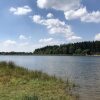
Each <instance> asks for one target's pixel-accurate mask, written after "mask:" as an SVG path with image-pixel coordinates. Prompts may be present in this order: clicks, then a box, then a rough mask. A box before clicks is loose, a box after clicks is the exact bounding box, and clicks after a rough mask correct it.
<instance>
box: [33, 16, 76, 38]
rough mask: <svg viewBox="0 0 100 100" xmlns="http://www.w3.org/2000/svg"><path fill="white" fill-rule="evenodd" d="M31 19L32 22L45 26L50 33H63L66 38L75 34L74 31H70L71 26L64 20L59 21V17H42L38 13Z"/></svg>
mask: <svg viewBox="0 0 100 100" xmlns="http://www.w3.org/2000/svg"><path fill="white" fill-rule="evenodd" d="M32 19H33V22H35V23H37V24H40V25H44V26H46V28H47V29H48V31H49V33H50V34H59V35H63V36H64V37H66V38H69V37H72V36H74V35H75V33H74V32H73V31H72V28H71V26H70V25H67V24H66V23H65V22H64V21H61V20H59V19H54V18H50V19H43V18H42V17H41V16H40V15H34V16H33V18H32Z"/></svg>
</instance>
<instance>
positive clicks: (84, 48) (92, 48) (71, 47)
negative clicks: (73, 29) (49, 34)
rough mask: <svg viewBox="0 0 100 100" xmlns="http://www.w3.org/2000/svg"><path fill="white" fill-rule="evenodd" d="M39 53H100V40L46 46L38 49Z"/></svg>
mask: <svg viewBox="0 0 100 100" xmlns="http://www.w3.org/2000/svg"><path fill="white" fill-rule="evenodd" d="M34 54H37V55H46V54H47V55H48V54H50V55H100V41H92V42H90V41H89V42H79V43H70V44H62V45H60V46H58V45H54V46H46V47H43V48H39V49H36V50H35V51H34Z"/></svg>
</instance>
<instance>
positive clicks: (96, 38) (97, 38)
mask: <svg viewBox="0 0 100 100" xmlns="http://www.w3.org/2000/svg"><path fill="white" fill-rule="evenodd" d="M94 39H95V40H98V41H100V33H98V34H96V35H95V38H94Z"/></svg>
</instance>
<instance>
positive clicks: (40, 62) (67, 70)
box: [0, 56, 100, 100]
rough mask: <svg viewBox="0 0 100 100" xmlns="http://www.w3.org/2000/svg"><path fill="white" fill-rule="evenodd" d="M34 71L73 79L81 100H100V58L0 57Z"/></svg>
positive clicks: (1, 59) (0, 59) (2, 59)
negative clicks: (77, 86)
mask: <svg viewBox="0 0 100 100" xmlns="http://www.w3.org/2000/svg"><path fill="white" fill-rule="evenodd" d="M0 61H13V62H15V63H16V64H17V65H21V66H24V67H26V68H29V69H33V70H42V71H43V72H46V73H48V74H50V75H56V76H58V77H61V78H63V79H65V80H66V79H67V78H69V79H71V80H73V81H74V82H75V83H77V84H78V85H79V86H80V88H79V89H78V93H79V94H80V100H100V57H88V56H87V57H84V56H0Z"/></svg>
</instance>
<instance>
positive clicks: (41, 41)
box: [39, 38, 53, 43]
mask: <svg viewBox="0 0 100 100" xmlns="http://www.w3.org/2000/svg"><path fill="white" fill-rule="evenodd" d="M52 40H53V38H47V39H40V40H39V42H40V43H44V42H51V41H52Z"/></svg>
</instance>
